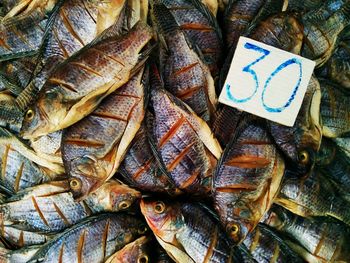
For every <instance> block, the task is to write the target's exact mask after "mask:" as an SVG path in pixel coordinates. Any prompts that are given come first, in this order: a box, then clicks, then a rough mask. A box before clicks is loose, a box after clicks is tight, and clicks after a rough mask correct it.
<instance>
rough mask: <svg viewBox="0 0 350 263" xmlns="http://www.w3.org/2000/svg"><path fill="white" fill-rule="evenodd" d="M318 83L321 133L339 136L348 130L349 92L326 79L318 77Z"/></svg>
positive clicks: (349, 114)
mask: <svg viewBox="0 0 350 263" xmlns="http://www.w3.org/2000/svg"><path fill="white" fill-rule="evenodd" d="M320 84H321V90H322V99H321V118H322V132H323V135H324V136H325V137H330V138H335V137H340V136H342V135H343V134H346V133H348V132H350V108H349V107H348V105H349V103H350V93H349V92H348V91H347V90H344V89H343V88H342V87H339V86H338V85H336V84H334V83H332V82H330V81H327V80H323V79H320Z"/></svg>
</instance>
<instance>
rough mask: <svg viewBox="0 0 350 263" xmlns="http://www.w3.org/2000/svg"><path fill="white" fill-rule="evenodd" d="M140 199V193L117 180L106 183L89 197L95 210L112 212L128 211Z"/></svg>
mask: <svg viewBox="0 0 350 263" xmlns="http://www.w3.org/2000/svg"><path fill="white" fill-rule="evenodd" d="M140 198H141V193H140V192H139V191H137V190H135V189H133V188H130V187H129V186H127V185H125V184H122V183H121V182H119V181H116V180H110V181H107V182H105V183H104V184H103V185H101V187H99V188H98V189H97V190H96V191H95V192H92V193H91V194H90V195H89V196H88V197H87V199H89V202H91V203H92V205H93V207H94V208H97V209H99V210H101V211H102V210H103V211H110V212H117V211H122V210H126V209H128V208H129V207H130V206H131V205H132V204H133V203H135V202H136V200H138V199H140Z"/></svg>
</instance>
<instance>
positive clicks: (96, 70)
mask: <svg viewBox="0 0 350 263" xmlns="http://www.w3.org/2000/svg"><path fill="white" fill-rule="evenodd" d="M151 38H152V30H151V29H150V28H149V27H148V26H147V25H145V24H143V23H138V24H136V25H135V26H134V27H133V28H132V29H131V30H130V31H129V32H128V33H126V34H124V35H121V36H118V37H110V38H108V39H105V40H104V41H102V42H99V43H97V44H94V45H91V46H89V47H88V48H86V49H85V50H83V51H81V52H80V53H79V54H78V55H76V56H74V57H73V58H70V59H69V60H68V61H66V62H64V63H62V64H61V65H60V66H59V67H57V68H56V70H55V71H54V72H53V73H52V74H51V75H50V77H49V79H48V80H47V82H46V84H45V85H44V87H43V89H41V90H40V92H39V95H38V100H37V102H36V103H35V104H33V105H32V108H31V109H29V110H28V111H27V114H26V118H25V120H24V122H23V125H22V134H23V137H24V138H35V137H39V136H42V135H46V134H48V133H51V132H54V131H57V130H60V129H63V128H66V127H68V126H70V125H72V124H74V123H76V122H78V121H79V120H81V119H82V118H84V117H85V116H87V115H88V114H90V113H91V112H92V111H93V110H94V109H96V107H97V106H98V104H99V103H100V102H101V101H102V99H103V98H105V97H106V96H107V95H109V94H111V93H112V92H114V91H115V90H116V89H118V88H120V87H121V86H122V85H124V84H125V83H126V82H127V81H128V80H129V79H130V78H131V76H132V75H133V73H135V72H133V70H135V67H136V66H137V65H139V64H138V63H140V61H139V58H140V51H141V49H142V48H143V47H144V46H145V45H146V44H147V43H148V41H149V40H150V39H151ZM141 63H142V62H141Z"/></svg>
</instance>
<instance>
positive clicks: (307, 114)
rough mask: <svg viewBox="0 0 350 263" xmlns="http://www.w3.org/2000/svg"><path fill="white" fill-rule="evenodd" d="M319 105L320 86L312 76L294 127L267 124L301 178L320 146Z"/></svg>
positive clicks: (272, 123) (312, 163) (309, 166)
mask: <svg viewBox="0 0 350 263" xmlns="http://www.w3.org/2000/svg"><path fill="white" fill-rule="evenodd" d="M320 104H321V89H320V84H319V82H318V80H317V79H316V78H315V77H311V79H310V82H309V85H308V87H307V90H306V93H305V95H304V100H303V103H302V105H301V108H300V110H299V113H298V116H297V119H296V121H295V123H294V126H293V127H287V126H283V125H280V124H278V123H275V122H269V130H270V133H271V135H272V136H273V138H274V140H275V142H276V144H277V146H278V147H279V148H280V149H281V150H282V152H283V153H284V154H285V155H286V156H287V158H288V159H289V160H291V161H292V162H293V166H294V168H295V169H296V170H297V173H298V174H300V175H305V174H306V173H307V172H309V171H310V169H311V167H313V165H314V162H315V157H316V153H317V152H318V150H319V148H320V145H321V138H322V127H321V123H320Z"/></svg>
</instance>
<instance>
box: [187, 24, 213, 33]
mask: <svg viewBox="0 0 350 263" xmlns="http://www.w3.org/2000/svg"><path fill="white" fill-rule="evenodd" d="M180 28H181V29H182V30H197V31H204V32H211V31H214V29H213V28H212V27H209V26H206V25H202V24H195V23H189V24H182V25H181V26H180Z"/></svg>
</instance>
